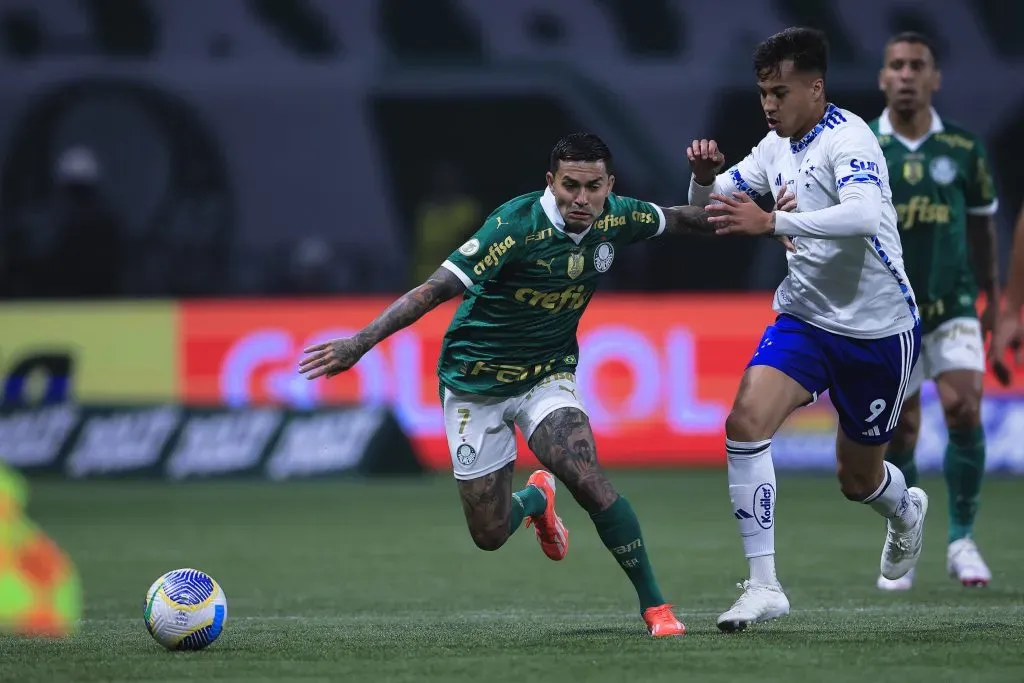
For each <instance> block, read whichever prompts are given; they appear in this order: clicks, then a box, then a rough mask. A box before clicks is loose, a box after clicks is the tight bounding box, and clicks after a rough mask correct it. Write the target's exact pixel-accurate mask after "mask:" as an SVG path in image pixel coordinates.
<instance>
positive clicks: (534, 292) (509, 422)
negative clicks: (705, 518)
mask: <svg viewBox="0 0 1024 683" xmlns="http://www.w3.org/2000/svg"><path fill="white" fill-rule="evenodd" d="M610 163H611V153H610V152H609V151H608V148H607V147H606V146H605V144H604V143H603V142H602V141H601V139H600V138H598V137H597V136H595V135H590V134H575V135H570V136H568V137H566V138H564V139H562V140H560V141H559V142H558V144H556V145H555V148H554V149H553V150H552V152H551V157H550V161H549V169H548V173H547V176H546V179H547V188H546V189H544V190H543V191H538V192H532V193H530V194H526V195H523V196H521V197H516V198H515V199H513V200H511V201H509V202H506V203H505V204H503V205H502V206H500V207H498V208H497V209H495V211H494V212H493V213H491V215H490V216H488V217H487V219H486V220H485V222H484V224H483V226H482V227H481V228H480V229H479V230H478V231H477V232H476V234H475V235H473V237H472V238H471V239H469V240H468V241H467V242H466V243H465V244H463V245H462V246H461V247H459V248H458V249H457V250H455V251H454V252H453V253H452V254H451V256H450V257H449V258H448V260H446V261H445V262H444V264H443V265H442V266H441V267H440V268H439V269H438V270H437V272H435V273H434V274H433V275H432V276H430V278H429V279H428V280H427V281H426V282H425V283H423V284H422V285H420V286H419V287H416V288H415V289H413V290H412V291H410V292H408V293H407V294H405V295H404V296H402V297H401V298H399V299H398V300H397V301H395V303H393V304H392V305H391V306H390V307H388V308H387V309H386V310H385V311H384V312H383V313H382V314H381V315H380V316H379V317H378V318H377V319H376V320H374V321H373V322H372V323H370V324H369V325H368V326H367V327H366V328H364V329H363V330H362V331H360V332H359V333H358V334H356V335H355V336H353V337H351V338H347V339H335V340H333V341H330V342H328V343H325V344H320V345H317V346H313V347H310V348H308V349H306V353H308V354H309V355H308V356H306V358H305V359H303V361H302V362H301V365H300V371H301V372H303V373H307V376H308V378H309V379H313V378H316V377H320V376H325V377H331V376H333V375H335V374H337V373H339V372H342V371H344V370H347V369H349V368H351V367H352V366H353V365H355V363H356V362H357V361H358V360H359V358H360V357H361V356H362V355H363V354H365V353H366V352H367V351H369V350H370V349H371V348H372V347H373V346H374V345H376V344H378V343H379V342H380V341H381V340H383V339H384V338H386V337H387V336H389V335H390V334H392V333H394V332H396V331H398V330H399V329H401V328H403V327H405V326H407V325H410V324H412V323H413V322H415V321H416V320H418V319H419V318H420V317H421V316H422V315H423V314H425V313H426V312H427V311H430V310H431V309H433V308H434V307H436V306H437V305H438V304H440V303H441V302H443V301H446V300H448V299H451V298H453V297H455V296H458V295H462V303H461V305H460V306H459V308H458V310H457V312H456V313H455V316H454V317H453V319H452V322H451V325H450V326H449V328H448V331H447V332H446V333H445V336H444V342H443V344H442V349H441V355H440V358H439V360H438V377H439V379H440V385H441V402H442V405H443V408H444V419H445V431H446V433H447V437H448V446H449V450H450V453H451V458H452V466H453V469H454V473H455V478H456V480H457V481H458V487H459V494H460V496H461V498H462V505H463V509H464V511H465V515H466V522H467V524H468V526H469V533H470V535H471V536H472V537H473V541H474V542H475V543H476V544H477V546H479V547H480V548H482V549H484V550H497V549H498V548H500V547H501V546H502V545H503V544H504V543H505V541H506V540H508V538H509V536H510V535H511V534H512V533H513V532H515V530H516V529H517V528H519V526H520V525H521V524H522V523H523V521H524V520H526V522H527V523H528V524H530V523H532V524H533V525H534V527H535V531H536V534H537V538H538V540H539V541H540V544H541V547H542V549H543V551H544V553H545V554H546V555H547V556H548V557H549V558H551V559H553V560H561V559H562V558H563V557H565V553H566V551H567V549H568V540H569V538H568V531H567V530H566V528H565V526H564V525H563V524H562V521H561V520H560V519H559V518H558V516H557V514H556V513H555V509H554V502H555V479H554V477H552V476H551V474H550V473H549V472H547V471H544V470H538V471H537V472H534V473H533V475H532V476H531V477H530V479H529V481H528V485H527V486H526V488H524V489H523V490H521V491H518V492H516V493H513V492H512V475H513V467H514V463H515V459H516V439H515V428H516V427H517V426H518V428H519V429H520V430H521V431H522V433H523V436H524V437H525V438H526V440H527V442H528V443H529V446H530V449H531V450H532V451H533V452H534V454H535V455H536V456H537V459H538V460H540V462H541V463H542V464H543V465H544V466H545V467H546V468H547V469H548V470H550V472H552V473H554V475H555V476H557V478H558V479H559V480H561V481H562V482H563V483H564V484H565V486H566V487H568V489H569V492H570V493H571V494H572V496H573V498H575V499H576V501H577V502H578V503H579V504H580V505H581V506H582V507H583V508H584V509H585V510H586V511H587V512H588V513H590V517H591V519H592V520H593V522H594V526H595V527H596V528H597V533H598V535H599V536H600V537H601V540H602V542H603V543H604V544H605V546H606V547H607V548H608V549H609V550H610V551H611V552H612V554H613V555H614V557H615V559H616V560H617V561H618V563H619V565H620V566H621V567H622V568H623V569H624V570H625V572H626V575H627V576H628V577H629V579H630V581H631V582H632V584H633V586H634V588H635V589H636V592H637V596H638V598H639V601H640V610H641V613H642V615H643V618H644V621H646V622H647V626H648V630H649V632H650V633H651V635H653V636H673V635H683V634H684V633H685V627H684V626H683V624H682V623H680V621H679V620H678V619H676V617H675V615H674V614H673V613H672V610H671V608H670V607H669V605H667V604H666V602H665V599H664V597H662V594H661V591H660V589H659V588H658V584H657V582H656V581H655V578H654V572H653V570H652V568H651V562H650V560H649V559H648V557H647V548H646V547H645V545H644V541H643V536H642V534H641V531H640V523H639V522H638V521H637V518H636V515H635V514H634V513H633V509H632V507H630V504H629V501H627V500H626V499H625V498H624V497H623V496H621V495H619V493H618V492H617V491H616V490H615V488H614V487H613V486H612V484H611V483H610V482H609V481H608V479H607V478H606V477H605V475H604V473H603V472H602V471H601V468H600V467H599V465H598V461H597V450H596V446H595V444H594V434H593V432H592V431H591V427H590V421H589V418H588V417H587V412H586V409H585V408H584V406H583V404H582V403H581V401H580V395H579V390H578V388H577V386H576V378H575V374H574V370H575V368H576V364H577V363H578V362H579V348H578V346H577V341H576V327H577V325H578V323H579V320H580V317H581V316H582V315H583V312H584V310H585V309H586V307H587V304H588V303H589V301H590V298H591V297H592V296H593V294H594V290H595V289H596V288H597V286H598V283H599V282H600V281H601V279H602V278H603V277H604V275H605V274H606V273H607V272H608V270H609V269H610V268H611V267H612V266H613V265H614V263H615V258H616V255H617V254H618V252H619V250H620V249H622V248H624V247H626V246H627V245H629V244H630V243H633V242H639V241H642V240H646V239H649V238H651V237H656V236H658V235H660V234H662V233H663V232H670V233H685V232H689V231H693V230H698V231H703V230H707V229H708V226H707V223H706V215H705V213H704V211H703V209H702V208H700V207H691V206H683V207H672V208H665V209H663V208H660V207H658V206H655V205H654V204H649V203H647V202H642V201H638V200H636V199H630V198H628V197H620V196H617V195H615V194H613V193H612V187H613V185H614V183H615V176H614V175H612V174H611V169H610Z"/></svg>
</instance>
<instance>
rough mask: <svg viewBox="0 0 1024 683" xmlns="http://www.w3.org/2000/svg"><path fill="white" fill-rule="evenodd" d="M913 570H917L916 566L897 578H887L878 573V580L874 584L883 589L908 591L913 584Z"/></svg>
mask: <svg viewBox="0 0 1024 683" xmlns="http://www.w3.org/2000/svg"><path fill="white" fill-rule="evenodd" d="M915 571H917V569H916V568H914V569H911V570H910V571H909V572H907V573H906V574H904V575H903V576H901V577H900V578H898V579H887V578H885V577H884V576H882V575H881V574H879V575H878V582H877V583H876V584H875V585H877V586H878V588H879V590H883V591H908V590H910V589H911V588H912V587H913V586H914V572H915Z"/></svg>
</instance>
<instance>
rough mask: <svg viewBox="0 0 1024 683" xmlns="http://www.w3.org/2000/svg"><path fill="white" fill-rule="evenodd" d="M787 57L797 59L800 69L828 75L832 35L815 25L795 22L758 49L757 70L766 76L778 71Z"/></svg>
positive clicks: (762, 77)
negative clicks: (796, 24) (829, 42)
mask: <svg viewBox="0 0 1024 683" xmlns="http://www.w3.org/2000/svg"><path fill="white" fill-rule="evenodd" d="M787 59H791V60H793V68H794V69H796V70H797V71H799V72H801V73H816V74H821V77H822V78H824V77H825V72H826V71H828V39H827V38H826V37H825V34H824V33H822V32H821V31H819V30H818V29H815V28H803V27H798V26H793V27H790V28H787V29H786V30H785V31H780V32H778V33H776V34H775V35H773V36H772V37H770V38H768V40H766V41H764V42H763V43H761V44H760V45H758V46H757V49H756V50H754V73H756V74H757V77H758V79H760V80H766V79H768V78H770V77H772V76H775V75H777V74H778V73H779V70H780V69H781V68H782V63H783V62H784V61H786V60H787Z"/></svg>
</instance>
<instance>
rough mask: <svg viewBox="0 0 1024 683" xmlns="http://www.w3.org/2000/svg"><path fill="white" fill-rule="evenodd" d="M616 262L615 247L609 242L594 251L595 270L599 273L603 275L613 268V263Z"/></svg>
mask: <svg viewBox="0 0 1024 683" xmlns="http://www.w3.org/2000/svg"><path fill="white" fill-rule="evenodd" d="M614 260H615V247H613V246H612V245H611V244H610V243H608V242H601V244H599V245H597V249H595V250H594V268H595V269H596V270H597V272H599V273H603V272H605V271H606V270H608V269H609V268H611V267H612V261H614Z"/></svg>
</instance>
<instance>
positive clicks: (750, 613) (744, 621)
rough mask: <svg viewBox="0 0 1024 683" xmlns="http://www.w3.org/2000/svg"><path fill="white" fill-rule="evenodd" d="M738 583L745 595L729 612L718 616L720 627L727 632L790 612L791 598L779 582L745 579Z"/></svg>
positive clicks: (739, 629) (740, 629)
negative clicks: (757, 581)
mask: <svg viewBox="0 0 1024 683" xmlns="http://www.w3.org/2000/svg"><path fill="white" fill-rule="evenodd" d="M736 585H737V586H739V587H740V588H742V589H743V595H741V596H740V597H739V599H738V600H737V601H736V602H734V603H733V605H732V607H730V608H729V611H728V612H725V613H724V614H722V616H720V617H718V628H720V629H721V630H723V631H725V632H726V633H733V632H736V631H742V630H743V629H745V628H746V627H747V626H748V625H749V624H756V623H759V622H762V621H771V620H772V619H778V618H779V617H784V616H786V615H787V614H789V598H787V597H786V594H785V593H783V592H782V587H781V586H779V585H778V584H775V585H767V584H763V583H751V582H750V581H744V582H743V583H738V584H736Z"/></svg>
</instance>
